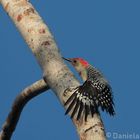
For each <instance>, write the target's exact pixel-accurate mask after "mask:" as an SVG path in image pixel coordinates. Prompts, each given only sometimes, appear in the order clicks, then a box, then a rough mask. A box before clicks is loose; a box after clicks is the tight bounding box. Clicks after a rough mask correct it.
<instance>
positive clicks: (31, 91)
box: [0, 79, 49, 140]
mask: <svg viewBox="0 0 140 140" xmlns="http://www.w3.org/2000/svg"><path fill="white" fill-rule="evenodd" d="M48 89H49V86H48V85H47V84H46V83H45V82H44V80H43V79H42V80H39V81H37V82H35V83H33V84H32V85H30V86H29V87H27V88H25V89H24V90H23V91H22V92H21V93H20V94H19V95H18V96H17V97H16V99H15V101H14V102H13V105H12V108H11V111H10V113H9V114H8V117H7V119H6V121H5V123H4V125H3V127H2V131H1V132H0V140H10V138H11V136H12V134H13V132H14V130H15V128H16V126H17V123H18V120H19V118H20V114H21V112H22V110H23V108H24V106H25V105H26V104H27V103H28V102H29V101H30V100H31V99H32V98H34V97H36V96H38V95H40V94H41V93H43V92H44V91H46V90H48Z"/></svg>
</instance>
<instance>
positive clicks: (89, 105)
mask: <svg viewBox="0 0 140 140" xmlns="http://www.w3.org/2000/svg"><path fill="white" fill-rule="evenodd" d="M66 105H68V108H67V110H66V113H65V114H68V113H69V112H70V111H72V113H71V118H73V117H74V116H75V114H77V120H79V119H80V117H81V115H82V113H83V114H84V115H85V121H86V120H87V116H88V115H89V114H91V115H92V117H93V115H94V114H95V113H98V107H101V109H102V110H103V111H104V110H105V111H106V112H108V113H109V114H110V115H114V114H115V111H114V108H113V106H114V102H113V97H112V91H111V87H110V86H109V85H107V84H106V83H104V82H102V83H101V82H100V80H87V81H85V82H84V84H83V85H81V86H79V87H77V89H76V91H75V92H74V93H73V94H72V95H71V96H70V97H69V98H68V100H67V101H66V103H65V106H66ZM77 112H78V113H77Z"/></svg>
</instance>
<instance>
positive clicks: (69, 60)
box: [62, 57, 72, 62]
mask: <svg viewBox="0 0 140 140" xmlns="http://www.w3.org/2000/svg"><path fill="white" fill-rule="evenodd" d="M62 58H63V59H64V60H66V61H68V62H72V61H71V59H68V58H65V57H62Z"/></svg>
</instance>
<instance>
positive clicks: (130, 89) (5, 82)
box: [0, 0, 140, 140]
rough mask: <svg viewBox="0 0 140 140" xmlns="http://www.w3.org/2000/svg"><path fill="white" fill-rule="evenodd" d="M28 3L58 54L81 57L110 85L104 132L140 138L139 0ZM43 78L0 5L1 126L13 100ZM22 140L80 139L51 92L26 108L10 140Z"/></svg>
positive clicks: (75, 0)
mask: <svg viewBox="0 0 140 140" xmlns="http://www.w3.org/2000/svg"><path fill="white" fill-rule="evenodd" d="M31 2H32V4H33V5H34V6H35V8H36V9H37V11H38V12H39V13H40V15H41V16H42V18H43V19H44V21H45V22H47V23H48V25H49V28H50V30H51V32H52V33H53V35H54V36H55V39H56V42H57V44H58V46H59V48H60V50H61V53H62V54H63V55H64V56H67V57H77V56H78V57H83V58H85V59H86V60H88V61H89V62H90V63H91V64H92V65H94V66H95V67H97V68H99V69H100V70H102V72H103V73H104V75H105V76H106V77H107V79H108V80H109V81H110V83H111V85H112V88H113V91H114V98H115V104H116V112H117V115H116V116H115V117H114V118H112V117H110V116H109V115H107V114H106V113H102V119H103V121H104V124H105V128H106V131H107V132H118V133H130V134H131V133H135V134H139V135H140V127H139V123H140V121H139V118H140V110H139V106H140V91H139V88H140V73H139V72H140V19H139V16H140V1H139V0H135V1H134V0H133V1H132V0H121V1H120V0H116V1H115V0H108V1H105V0H98V1H97V0H96V1H94V0H88V1H86V0H82V1H81V0H70V1H66V0H59V1H58V0H46V1H45V0H40V1H33V0H32V1H31ZM72 70H73V69H72ZM74 72H75V71H74ZM41 76H42V72H41V70H40V67H39V65H38V64H37V62H36V60H35V58H34V56H33V55H32V53H31V51H30V50H29V48H28V46H27V45H26V43H25V42H24V40H23V38H22V37H21V35H20V33H19V32H18V31H17V29H16V27H15V25H14V24H13V23H12V21H11V19H10V18H9V17H8V15H7V14H6V13H5V11H4V10H3V8H2V7H1V6H0V91H1V92H0V126H2V124H3V122H4V120H5V118H6V116H7V114H8V112H9V110H10V107H11V104H12V102H13V100H14V99H15V97H16V95H17V94H18V93H19V92H20V91H21V90H22V89H24V88H25V87H26V86H28V85H30V84H31V83H33V82H34V81H36V80H38V79H40V78H41ZM54 132H55V134H54ZM25 139H33V140H46V139H48V140H55V139H59V140H65V139H66V140H71V139H73V140H77V139H78V136H77V133H76V131H75V129H74V126H73V125H72V123H71V120H70V118H69V117H68V116H64V109H63V107H62V106H61V105H60V103H59V101H58V100H57V98H56V97H55V95H54V94H53V92H51V91H49V92H46V94H42V95H40V96H39V97H37V98H35V99H33V100H32V101H30V102H29V104H28V105H27V106H26V107H25V108H24V111H23V113H22V116H21V119H20V121H19V124H18V126H17V129H16V131H15V133H14V135H13V138H12V140H25ZM110 139H113V138H112V137H111V138H110Z"/></svg>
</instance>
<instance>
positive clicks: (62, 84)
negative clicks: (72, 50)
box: [1, 0, 106, 140]
mask: <svg viewBox="0 0 140 140" xmlns="http://www.w3.org/2000/svg"><path fill="white" fill-rule="evenodd" d="M1 4H2V6H3V7H4V9H5V11H6V12H7V13H8V15H9V16H10V17H11V19H12V20H13V22H14V23H15V25H16V26H17V28H18V30H19V31H20V32H21V34H22V36H23V38H24V39H25V41H26V42H27V44H28V46H29V48H30V49H31V51H32V53H33V54H34V55H35V58H36V60H37V61H38V64H39V65H40V67H41V69H42V71H43V76H44V80H45V82H46V83H47V84H48V85H49V87H50V88H51V89H52V90H53V91H54V93H55V94H56V95H57V97H58V99H59V100H60V102H61V103H62V105H63V103H64V102H65V101H66V99H68V97H69V96H70V95H71V94H72V92H68V93H67V94H66V95H65V94H64V91H65V90H66V89H68V88H70V87H77V86H79V82H78V81H77V80H76V79H75V77H74V76H73V74H72V73H71V71H70V70H69V69H68V68H67V66H66V65H65V64H64V63H63V60H62V59H61V55H60V52H59V50H58V47H57V45H56V43H55V41H54V38H53V36H52V35H51V33H50V31H49V29H48V27H47V25H46V24H44V22H43V20H42V19H41V17H40V16H39V15H38V13H37V11H36V10H35V9H34V7H33V6H32V5H31V4H30V3H29V2H28V1H26V0H1ZM73 123H74V125H75V126H76V128H77V132H78V134H79V137H80V140H105V139H106V137H105V133H104V129H103V123H102V121H101V118H100V115H99V114H95V115H94V117H93V118H92V117H91V116H88V120H87V122H85V121H84V120H83V119H81V120H80V121H76V119H73ZM99 124H100V125H99ZM93 126H94V127H93Z"/></svg>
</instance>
